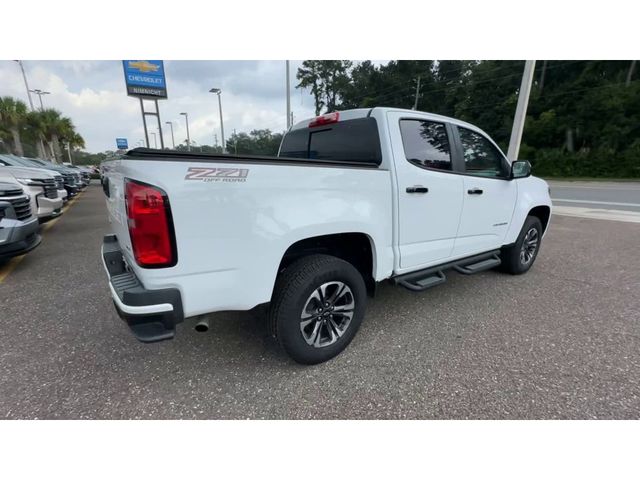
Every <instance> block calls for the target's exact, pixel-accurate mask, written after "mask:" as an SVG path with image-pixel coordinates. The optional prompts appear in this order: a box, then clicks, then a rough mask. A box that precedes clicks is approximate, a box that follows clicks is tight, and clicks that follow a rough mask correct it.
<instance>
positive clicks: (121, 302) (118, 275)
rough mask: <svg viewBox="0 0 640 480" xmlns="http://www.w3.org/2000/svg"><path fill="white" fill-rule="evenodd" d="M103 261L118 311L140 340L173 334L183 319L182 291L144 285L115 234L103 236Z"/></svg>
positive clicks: (161, 337) (148, 340)
mask: <svg viewBox="0 0 640 480" xmlns="http://www.w3.org/2000/svg"><path fill="white" fill-rule="evenodd" d="M102 262H103V265H104V268H105V271H106V272H107V276H108V278H109V289H110V290H111V297H112V298H113V302H114V305H115V307H116V310H117V312H118V315H119V316H120V318H122V319H123V320H124V321H125V322H126V323H127V325H129V328H131V331H132V333H133V334H134V335H135V337H136V338H137V339H138V340H140V341H141V342H158V341H160V340H168V339H171V338H173V337H174V335H175V327H176V324H178V323H180V322H182V321H183V320H184V313H183V310H182V298H181V296H180V291H179V290H178V289H177V288H163V289H160V290H147V289H146V288H144V286H143V285H142V283H141V282H140V280H139V279H138V277H136V275H135V273H133V272H132V271H130V270H128V269H127V266H126V263H125V261H124V257H123V255H122V250H121V249H120V245H119V243H118V239H117V238H116V236H115V235H106V236H105V237H104V239H103V242H102Z"/></svg>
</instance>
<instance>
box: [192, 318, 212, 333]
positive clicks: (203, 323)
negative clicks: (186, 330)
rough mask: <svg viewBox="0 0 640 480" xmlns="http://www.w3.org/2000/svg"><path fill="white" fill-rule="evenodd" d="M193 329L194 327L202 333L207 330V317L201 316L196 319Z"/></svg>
mask: <svg viewBox="0 0 640 480" xmlns="http://www.w3.org/2000/svg"><path fill="white" fill-rule="evenodd" d="M195 329H196V332H199V333H204V332H207V331H209V319H208V318H205V317H203V318H201V319H200V320H199V321H198V323H196V326H195Z"/></svg>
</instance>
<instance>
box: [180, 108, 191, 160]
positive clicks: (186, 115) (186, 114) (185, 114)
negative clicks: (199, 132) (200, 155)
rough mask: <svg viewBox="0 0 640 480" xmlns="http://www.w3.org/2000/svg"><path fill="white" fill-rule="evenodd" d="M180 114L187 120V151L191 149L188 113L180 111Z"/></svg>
mask: <svg viewBox="0 0 640 480" xmlns="http://www.w3.org/2000/svg"><path fill="white" fill-rule="evenodd" d="M180 115H184V120H185V122H187V152H190V151H191V137H190V136H189V114H188V113H187V112H181V113H180Z"/></svg>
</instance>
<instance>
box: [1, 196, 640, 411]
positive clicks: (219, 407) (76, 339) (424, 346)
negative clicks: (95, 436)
mask: <svg viewBox="0 0 640 480" xmlns="http://www.w3.org/2000/svg"><path fill="white" fill-rule="evenodd" d="M618 203H631V202H629V201H627V202H618ZM109 231H110V230H109V225H108V222H107V216H106V211H105V205H104V198H103V194H102V191H101V189H100V186H99V185H98V184H94V185H91V186H89V187H88V188H87V190H86V191H85V192H84V193H83V194H81V195H80V197H79V198H78V200H77V201H75V203H74V204H73V205H72V206H71V207H70V208H69V210H68V211H67V212H66V214H65V215H64V216H62V217H61V218H60V219H58V221H56V223H54V224H51V226H50V227H47V230H46V231H45V232H44V233H43V236H44V240H43V243H42V245H41V246H40V247H39V248H37V249H36V250H34V251H33V252H31V253H30V254H28V255H26V256H25V257H23V258H22V259H21V260H20V261H17V262H13V263H11V265H7V264H5V265H0V325H1V332H2V334H1V335H0V418H67V419H77V418H94V419H115V418H155V419H160V418H162V419H164V418H203V419H204V418H295V419H298V418H300V419H309V418H365V419H366V418H370V419H380V418H390V419H402V418H491V419H498V418H526V419H529V418H531V419H533V418H537V419H545V418H575V419H590V418H617V419H625V418H638V417H639V416H640V322H639V321H638V320H639V319H640V318H639V313H638V312H640V293H639V292H640V273H639V272H640V256H638V255H637V249H638V246H639V241H638V239H639V238H640V224H638V223H630V222H619V221H610V220H597V219H590V218H578V217H572V216H559V215H554V216H553V218H552V222H551V227H550V231H549V233H548V235H547V237H546V238H545V241H544V242H543V247H542V251H541V253H540V256H539V258H538V260H537V262H536V264H535V266H534V267H533V269H532V270H531V271H530V272H529V273H528V274H527V275H523V276H515V277H514V276H508V275H503V274H500V273H497V272H493V271H490V272H485V273H481V274H478V275H475V276H462V275H458V274H456V273H451V274H450V275H449V281H448V282H447V283H445V284H444V285H442V286H439V287H436V288H433V289H430V290H428V291H426V292H423V293H413V292H410V291H407V290H404V289H402V288H399V287H393V286H391V285H387V284H383V285H380V288H379V289H378V293H377V296H376V297H375V299H373V300H371V301H370V303H369V306H368V313H367V317H366V318H365V321H364V323H363V325H362V328H361V330H360V332H359V333H358V335H357V336H356V338H355V340H354V341H353V343H352V344H351V346H350V347H349V348H348V349H347V350H346V351H345V352H344V353H343V354H341V355H339V356H338V357H337V358H335V359H334V360H332V361H330V362H328V363H325V364H321V365H317V366H313V367H304V366H300V365H297V364H295V363H293V362H292V361H291V360H289V359H288V358H287V357H286V356H285V355H284V354H283V353H282V352H281V351H280V350H279V347H278V345H277V344H276V343H275V342H274V341H273V340H272V339H271V338H270V337H269V336H268V335H267V330H266V327H265V325H264V324H263V322H262V321H261V320H260V319H256V318H254V317H253V316H252V315H250V314H245V313H219V314H216V315H213V316H212V324H211V329H210V331H209V332H208V333H205V334H199V333H196V332H195V331H194V330H193V321H189V320H187V321H186V322H185V323H184V324H182V325H180V326H179V327H178V332H177V336H176V338H175V339H174V340H172V341H169V342H163V343H158V344H142V343H139V342H137V341H136V340H135V339H134V337H133V336H132V335H131V334H130V333H129V331H128V329H127V327H126V326H125V324H124V323H123V322H122V321H121V320H120V319H119V318H118V316H117V315H116V313H115V310H114V308H113V305H112V302H111V298H110V296H109V293H108V288H107V280H106V276H105V274H104V270H103V267H102V264H101V259H100V254H99V250H100V245H101V240H102V236H103V235H104V234H105V233H109Z"/></svg>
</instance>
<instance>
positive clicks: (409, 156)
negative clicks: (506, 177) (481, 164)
mask: <svg viewBox="0 0 640 480" xmlns="http://www.w3.org/2000/svg"><path fill="white" fill-rule="evenodd" d="M387 115H388V117H387V119H388V122H389V133H390V138H391V145H392V151H393V157H394V165H395V173H396V185H397V192H398V204H397V207H398V247H399V250H400V268H399V269H398V271H400V272H402V271H404V270H414V269H416V268H418V267H422V266H425V267H426V266H429V265H432V264H436V263H441V262H443V261H445V260H446V259H447V258H449V257H450V256H451V253H452V251H453V247H454V241H455V238H456V233H457V230H458V222H459V220H460V214H461V212H462V188H463V182H464V177H463V176H461V175H456V174H455V173H453V172H454V166H453V160H454V158H453V155H452V151H451V147H452V138H451V137H452V128H451V126H450V125H449V124H447V123H445V122H442V121H441V120H435V119H430V118H429V117H425V116H420V115H415V116H412V115H410V114H409V115H407V113H406V112H404V113H403V112H389V113H388V114H387Z"/></svg>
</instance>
